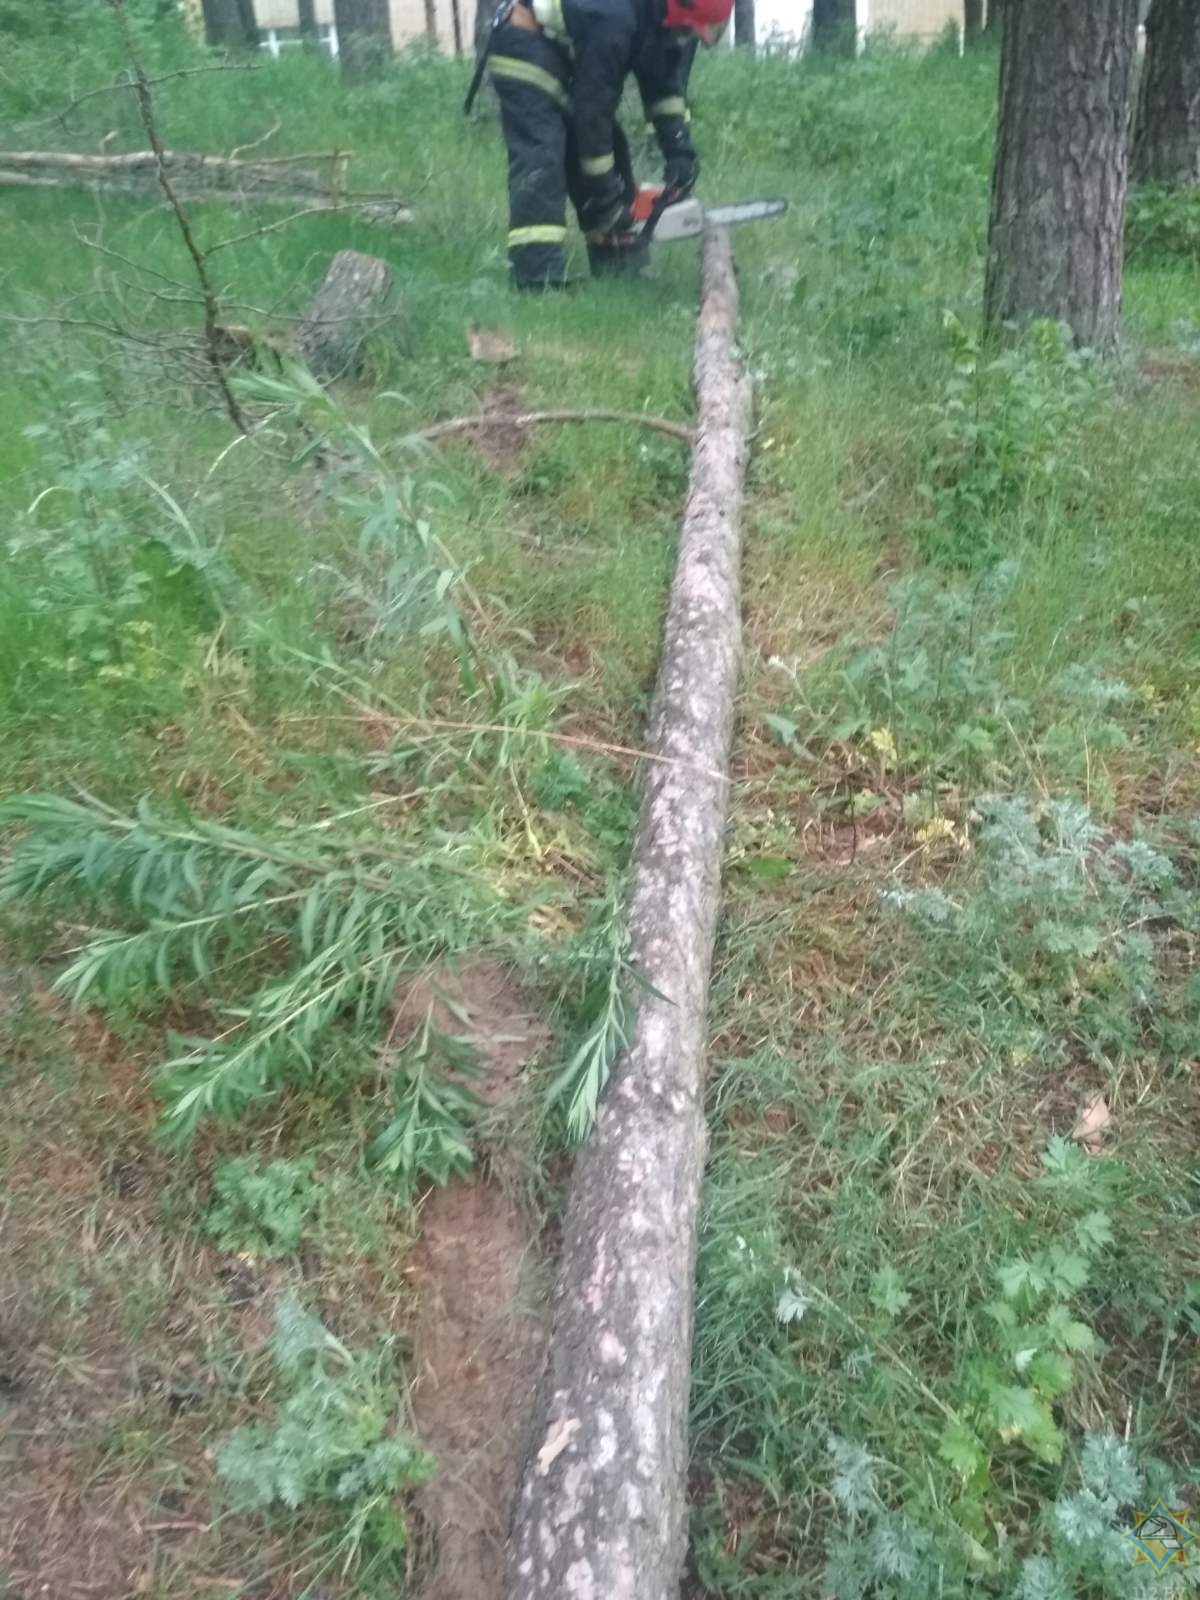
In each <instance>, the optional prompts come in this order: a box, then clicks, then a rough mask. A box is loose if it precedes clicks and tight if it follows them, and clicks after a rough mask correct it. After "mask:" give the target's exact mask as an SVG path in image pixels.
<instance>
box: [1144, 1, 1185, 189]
mask: <svg viewBox="0 0 1200 1600" xmlns="http://www.w3.org/2000/svg"><path fill="white" fill-rule="evenodd" d="M1129 176H1130V178H1131V179H1132V180H1133V182H1134V183H1166V184H1170V185H1171V186H1172V187H1175V188H1185V187H1189V186H1194V185H1198V184H1200V0H1154V4H1153V5H1152V6H1151V7H1150V15H1149V16H1148V17H1147V18H1146V59H1145V63H1144V65H1143V67H1142V81H1141V85H1140V87H1139V90H1138V103H1137V116H1136V117H1135V119H1134V125H1133V154H1132V157H1131V160H1130V173H1129Z"/></svg>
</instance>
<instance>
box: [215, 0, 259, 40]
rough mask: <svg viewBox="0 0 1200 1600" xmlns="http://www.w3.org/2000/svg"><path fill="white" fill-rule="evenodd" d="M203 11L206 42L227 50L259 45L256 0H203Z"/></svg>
mask: <svg viewBox="0 0 1200 1600" xmlns="http://www.w3.org/2000/svg"><path fill="white" fill-rule="evenodd" d="M201 9H202V11H203V13H204V42H205V44H211V45H216V46H218V47H221V48H224V49H226V50H254V49H256V48H257V46H258V42H259V33H258V23H257V22H256V21H255V18H254V0H201Z"/></svg>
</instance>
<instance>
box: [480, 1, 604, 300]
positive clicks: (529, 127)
mask: <svg viewBox="0 0 1200 1600" xmlns="http://www.w3.org/2000/svg"><path fill="white" fill-rule="evenodd" d="M488 65H489V67H490V70H491V75H492V82H493V84H494V85H495V88H496V94H497V96H498V97H499V100H500V122H501V126H502V127H503V130H504V143H505V145H506V147H507V149H508V261H509V266H510V267H511V269H512V275H513V282H514V283H515V284H516V286H517V287H518V288H519V289H545V288H556V287H558V286H559V285H561V284H562V283H563V282H564V280H565V278H566V251H565V241H566V237H567V200H568V199H569V200H570V201H571V204H572V206H573V207H574V208H575V210H576V212H578V210H579V207H580V205H581V204H582V202H583V200H584V198H585V194H586V189H585V181H584V178H583V173H582V170H581V168H580V164H579V156H578V154H577V152H576V149H575V136H574V131H573V129H572V127H571V119H570V114H569V113H570V104H571V102H570V81H571V58H570V56H569V55H568V54H567V52H566V51H565V50H564V49H563V48H562V46H561V45H558V44H555V42H554V41H553V40H552V39H549V38H547V37H546V35H545V34H544V33H541V32H537V33H534V32H532V31H530V30H528V29H525V28H518V27H516V26H515V25H514V24H513V23H511V22H506V23H502V24H501V25H500V27H499V28H498V29H497V30H496V36H495V39H494V41H493V43H492V51H491V55H490V57H489V61H488ZM613 154H614V156H615V158H616V162H617V170H618V171H619V172H621V173H622V175H623V176H624V177H625V181H626V185H627V187H628V189H629V191H630V193H631V194H632V191H633V163H632V159H631V157H630V153H629V146H628V143H627V142H626V140H625V137H624V135H623V134H622V132H621V130H620V128H619V127H618V128H615V129H614V140H613Z"/></svg>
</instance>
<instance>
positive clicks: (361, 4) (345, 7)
mask: <svg viewBox="0 0 1200 1600" xmlns="http://www.w3.org/2000/svg"><path fill="white" fill-rule="evenodd" d="M333 25H334V27H335V28H336V29H337V37H338V60H339V61H340V62H341V66H342V76H343V77H344V78H345V79H346V80H347V82H349V83H357V82H358V81H359V80H361V79H362V78H368V77H370V76H371V75H372V74H373V73H376V72H378V71H379V70H380V69H381V68H382V67H383V65H384V63H385V62H386V61H387V59H388V57H389V56H390V55H391V53H392V25H391V18H390V16H389V15H388V0H333Z"/></svg>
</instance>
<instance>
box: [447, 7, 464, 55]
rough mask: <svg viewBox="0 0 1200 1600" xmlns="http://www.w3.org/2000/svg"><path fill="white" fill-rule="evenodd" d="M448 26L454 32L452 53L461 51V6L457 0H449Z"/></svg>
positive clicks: (460, 52)
mask: <svg viewBox="0 0 1200 1600" xmlns="http://www.w3.org/2000/svg"><path fill="white" fill-rule="evenodd" d="M450 26H451V28H452V30H453V32H454V54H455V55H456V56H461V55H462V53H463V29H462V6H461V5H460V4H459V0H450Z"/></svg>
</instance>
